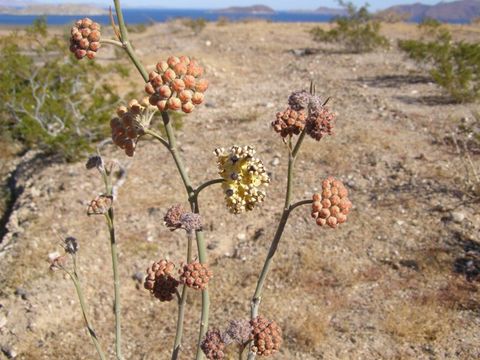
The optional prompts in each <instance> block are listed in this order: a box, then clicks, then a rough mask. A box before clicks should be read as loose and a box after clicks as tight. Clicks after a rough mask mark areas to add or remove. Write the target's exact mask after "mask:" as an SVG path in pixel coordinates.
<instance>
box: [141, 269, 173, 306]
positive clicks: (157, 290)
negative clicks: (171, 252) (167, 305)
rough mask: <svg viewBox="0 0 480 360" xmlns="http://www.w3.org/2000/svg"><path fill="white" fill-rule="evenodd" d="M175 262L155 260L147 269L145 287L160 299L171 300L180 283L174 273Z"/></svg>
mask: <svg viewBox="0 0 480 360" xmlns="http://www.w3.org/2000/svg"><path fill="white" fill-rule="evenodd" d="M174 269H175V264H174V263H172V262H170V261H168V260H160V261H158V262H154V263H153V264H152V265H151V266H150V267H149V268H148V269H147V277H146V278H145V282H144V287H145V289H147V290H149V291H150V292H151V293H152V294H153V295H154V296H155V297H156V298H157V299H159V300H160V301H162V302H164V301H171V300H172V299H173V296H174V295H175V292H176V289H177V287H178V285H179V282H178V280H177V279H175V278H174V277H173V276H172V274H173V270H174Z"/></svg>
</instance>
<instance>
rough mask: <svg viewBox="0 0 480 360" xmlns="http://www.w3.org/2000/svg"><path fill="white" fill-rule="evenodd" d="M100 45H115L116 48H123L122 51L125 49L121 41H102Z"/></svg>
mask: <svg viewBox="0 0 480 360" xmlns="http://www.w3.org/2000/svg"><path fill="white" fill-rule="evenodd" d="M100 43H102V44H109V45H114V46H117V47H121V48H122V49H124V47H123V44H122V43H121V42H120V41H117V40H112V39H101V40H100Z"/></svg>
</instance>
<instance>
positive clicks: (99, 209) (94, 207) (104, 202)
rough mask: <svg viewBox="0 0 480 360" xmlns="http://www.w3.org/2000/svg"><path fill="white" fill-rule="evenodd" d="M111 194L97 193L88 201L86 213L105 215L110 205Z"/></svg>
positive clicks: (111, 200)
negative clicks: (97, 194)
mask: <svg viewBox="0 0 480 360" xmlns="http://www.w3.org/2000/svg"><path fill="white" fill-rule="evenodd" d="M112 204H113V196H111V195H99V196H97V197H96V198H95V199H93V200H92V201H91V202H90V205H88V209H87V215H89V216H90V215H105V214H106V213H107V212H108V210H110V208H111V207H112Z"/></svg>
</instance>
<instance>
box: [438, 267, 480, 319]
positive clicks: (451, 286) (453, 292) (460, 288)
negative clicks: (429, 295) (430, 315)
mask: <svg viewBox="0 0 480 360" xmlns="http://www.w3.org/2000/svg"><path fill="white" fill-rule="evenodd" d="M436 297H437V300H438V302H439V304H441V305H443V306H445V307H446V308H448V309H452V310H470V311H474V312H476V313H480V291H479V285H478V283H474V282H469V281H467V280H465V279H464V278H462V277H460V276H455V277H451V278H450V279H449V281H448V283H447V285H446V286H444V287H442V288H441V289H439V290H438V292H437V293H436Z"/></svg>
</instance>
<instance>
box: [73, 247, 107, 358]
mask: <svg viewBox="0 0 480 360" xmlns="http://www.w3.org/2000/svg"><path fill="white" fill-rule="evenodd" d="M64 270H65V272H66V273H67V274H68V275H69V276H70V278H71V279H72V282H73V284H74V285H75V290H76V291H77V296H78V301H79V302H80V308H81V309H82V315H83V320H84V321H85V326H86V327H87V331H88V334H89V335H90V338H91V339H92V342H93V344H94V345H95V349H96V350H97V353H98V357H99V358H100V360H105V355H104V353H103V351H102V347H101V345H100V342H99V341H98V337H97V334H96V332H95V330H94V328H93V326H92V324H91V322H90V319H89V317H88V315H87V305H86V303H85V298H84V296H83V290H82V285H81V283H80V279H79V277H78V274H77V263H76V259H75V255H74V256H73V274H72V273H71V272H69V271H68V270H66V269H64Z"/></svg>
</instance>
